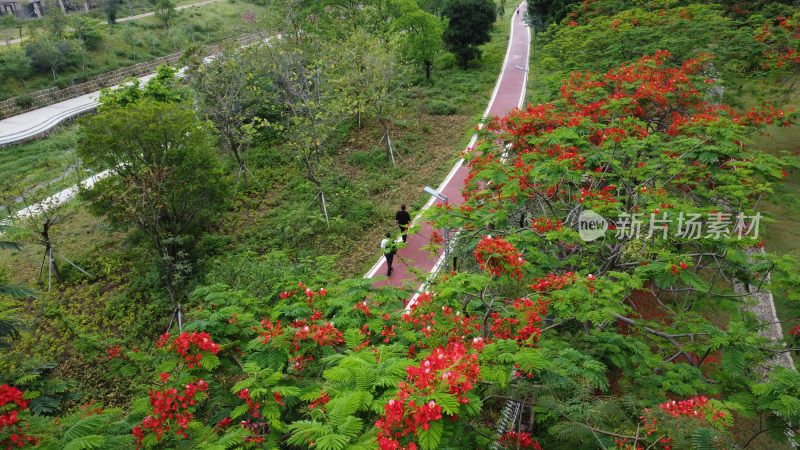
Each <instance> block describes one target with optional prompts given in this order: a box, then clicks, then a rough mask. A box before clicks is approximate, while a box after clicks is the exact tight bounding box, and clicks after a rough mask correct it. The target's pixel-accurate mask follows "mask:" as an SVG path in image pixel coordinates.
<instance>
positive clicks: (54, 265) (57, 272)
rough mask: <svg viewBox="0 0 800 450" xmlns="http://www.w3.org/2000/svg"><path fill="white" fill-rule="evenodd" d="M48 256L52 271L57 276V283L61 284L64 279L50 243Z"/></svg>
mask: <svg viewBox="0 0 800 450" xmlns="http://www.w3.org/2000/svg"><path fill="white" fill-rule="evenodd" d="M47 258H48V259H49V265H50V273H52V274H53V277H55V279H56V283H58V284H61V282H63V281H64V279H63V278H62V277H61V271H60V270H58V263H56V259H55V258H54V257H53V247H51V246H50V244H47Z"/></svg>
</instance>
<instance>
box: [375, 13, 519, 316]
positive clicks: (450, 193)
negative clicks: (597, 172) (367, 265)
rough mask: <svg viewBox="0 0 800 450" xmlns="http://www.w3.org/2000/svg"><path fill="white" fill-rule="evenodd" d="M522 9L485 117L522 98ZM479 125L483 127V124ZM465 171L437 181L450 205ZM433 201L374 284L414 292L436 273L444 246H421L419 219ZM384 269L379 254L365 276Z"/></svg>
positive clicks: (458, 168) (426, 236)
mask: <svg viewBox="0 0 800 450" xmlns="http://www.w3.org/2000/svg"><path fill="white" fill-rule="evenodd" d="M525 9H526V4H525V3H522V4H520V6H519V8H518V10H519V14H512V15H511V32H510V36H509V40H508V48H507V50H506V56H505V59H504V60H503V69H502V70H501V72H500V76H499V77H498V78H497V83H496V84H495V87H494V92H493V93H492V97H491V99H490V100H489V105H488V106H487V107H486V111H485V112H484V113H483V118H484V119H485V118H487V117H492V116H504V115H506V114H508V113H509V112H511V111H512V110H513V109H514V108H520V107H522V104H523V102H524V101H525V87H526V85H527V81H528V59H529V51H530V40H531V36H530V29H529V28H528V27H527V26H526V25H525V22H524V21H523V20H522V17H523V13H524V11H525ZM478 126H479V127H483V125H482V124H479V125H478ZM477 137H478V136H477V134H475V135H473V136H472V139H471V140H470V142H469V144H468V145H467V148H469V147H471V146H472V145H474V144H475V141H476V140H477ZM468 174H469V168H468V167H467V166H465V165H464V160H463V159H460V160H459V161H458V162H457V163H456V165H455V166H453V168H452V170H450V173H449V174H448V175H447V177H446V178H445V179H444V181H443V182H442V184H440V185H439V187H438V191H439V192H441V193H444V194H445V195H446V196H447V198H448V201H449V203H450V205H452V206H458V205H461V204H462V203H464V197H463V195H462V194H461V189H462V187H463V186H464V180H465V179H466V177H467V175H468ZM433 203H434V198H433V197H431V199H430V200H429V201H428V202H427V203H426V204H425V206H423V208H422V211H420V212H419V214H417V216H416V217H414V218H413V222H412V233H411V234H409V235H408V241H407V242H406V246H405V247H403V248H402V249H400V250H399V251H398V252H397V254H396V255H395V257H394V264H393V265H392V266H393V270H392V276H391V277H389V278H384V279H381V280H378V281H376V282H375V284H374V286H376V287H378V286H384V285H392V286H397V287H410V288H412V289H414V288H416V289H415V292H416V293H417V294H418V293H419V292H422V290H423V289H425V286H426V285H427V283H428V282H429V281H430V280H431V279H432V278H433V277H434V276H436V274H437V272H438V271H439V269H440V267H441V266H442V264H443V263H444V254H443V252H444V249H442V251H441V252H439V254H433V253H432V252H430V251H428V250H425V249H423V247H424V246H425V245H428V244H429V241H430V237H431V233H432V232H433V231H434V230H433V229H432V227H431V226H430V224H429V223H427V222H420V216H421V214H422V212H423V211H425V210H426V209H428V208H430V207H431V206H432V205H433ZM395 229H396V228H395ZM386 269H387V267H386V259H385V258H384V257H383V255H381V257H380V259H379V260H378V261H377V262H376V263H375V265H373V266H372V269H370V271H369V272H367V274H366V275H365V276H364V277H365V278H373V277H376V276H382V275H386ZM425 275H427V276H426V279H425V281H423V282H422V283H421V284H419V283H420V282H419V276H425ZM417 294H415V296H414V298H416V295H417ZM412 301H413V299H412Z"/></svg>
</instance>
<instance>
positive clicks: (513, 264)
mask: <svg viewBox="0 0 800 450" xmlns="http://www.w3.org/2000/svg"><path fill="white" fill-rule="evenodd" d="M474 254H475V259H477V261H478V264H479V265H480V267H481V270H485V271H487V272H489V273H490V274H491V275H492V276H496V277H499V276H501V275H503V274H508V275H509V276H510V277H511V278H516V279H518V280H521V279H522V266H523V265H524V264H525V260H524V259H523V258H522V253H520V252H519V251H518V250H517V249H516V248H515V247H514V246H513V245H512V244H511V243H510V242H508V241H506V240H505V239H503V238H493V237H492V236H484V237H483V238H482V239H481V240H480V241H479V242H478V245H477V246H476V247H475V251H474Z"/></svg>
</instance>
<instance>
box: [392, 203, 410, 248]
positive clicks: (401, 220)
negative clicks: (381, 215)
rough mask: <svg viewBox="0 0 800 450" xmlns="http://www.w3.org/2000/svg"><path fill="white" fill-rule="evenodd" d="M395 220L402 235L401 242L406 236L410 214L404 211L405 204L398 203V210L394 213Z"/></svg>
mask: <svg viewBox="0 0 800 450" xmlns="http://www.w3.org/2000/svg"><path fill="white" fill-rule="evenodd" d="M394 218H395V220H397V225H399V226H400V233H401V234H402V236H403V242H405V241H406V238H408V227H409V226H410V225H411V214H409V213H408V211H406V205H400V211H397V214H395V215H394Z"/></svg>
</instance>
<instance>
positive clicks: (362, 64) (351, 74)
mask: <svg viewBox="0 0 800 450" xmlns="http://www.w3.org/2000/svg"><path fill="white" fill-rule="evenodd" d="M341 48H342V52H343V53H342V55H341V57H342V58H344V59H345V60H346V61H350V64H349V65H347V66H344V68H345V70H344V71H343V72H341V73H339V74H336V76H337V80H336V82H337V83H338V84H339V85H340V88H339V91H340V92H342V97H343V98H345V99H347V101H348V103H349V107H350V108H351V109H352V110H353V111H355V113H356V115H357V117H358V126H359V128H360V127H361V121H362V114H368V115H371V116H372V117H373V118H374V119H375V120H376V121H377V122H378V124H379V125H380V126H381V129H382V130H383V136H382V137H381V143H383V144H385V145H386V151H387V156H388V157H389V159H390V160H391V161H392V164H395V163H396V162H395V152H396V150H395V148H394V144H393V142H392V137H391V136H390V133H389V120H390V116H391V112H392V110H393V109H394V108H395V107H397V106H398V97H400V95H401V91H402V88H403V87H404V86H405V82H406V80H407V76H406V73H405V72H406V70H405V69H406V68H405V67H404V66H403V64H401V63H399V62H398V61H397V60H396V55H395V51H394V49H393V48H392V47H391V46H390V45H388V44H385V43H384V42H383V41H382V40H381V39H379V38H376V37H374V36H373V35H372V34H370V33H367V32H366V31H365V30H357V31H355V32H353V33H352V34H351V35H350V36H349V38H348V39H347V40H346V41H345V42H343V45H342V46H341Z"/></svg>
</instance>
